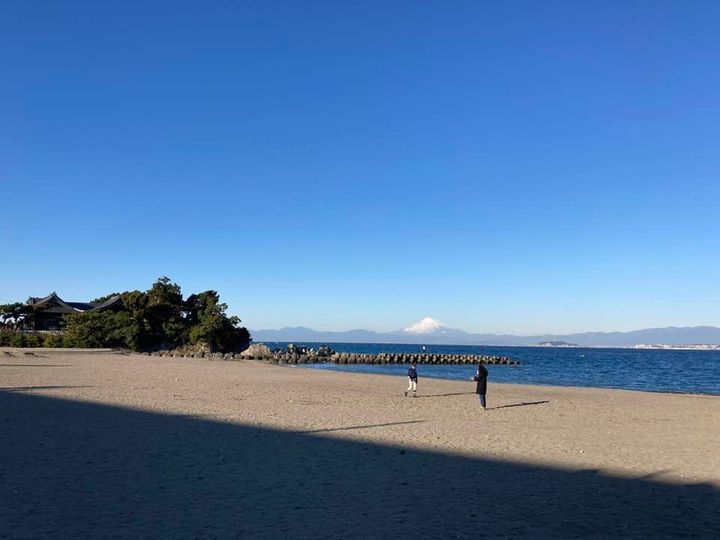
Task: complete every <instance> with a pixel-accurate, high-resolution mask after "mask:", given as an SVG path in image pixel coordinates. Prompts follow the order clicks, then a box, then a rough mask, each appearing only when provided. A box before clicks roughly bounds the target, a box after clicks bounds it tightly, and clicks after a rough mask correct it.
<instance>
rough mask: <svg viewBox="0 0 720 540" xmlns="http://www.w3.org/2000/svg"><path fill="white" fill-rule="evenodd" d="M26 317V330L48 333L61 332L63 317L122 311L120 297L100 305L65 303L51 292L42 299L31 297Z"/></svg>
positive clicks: (117, 296) (26, 306)
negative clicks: (84, 313) (95, 312)
mask: <svg viewBox="0 0 720 540" xmlns="http://www.w3.org/2000/svg"><path fill="white" fill-rule="evenodd" d="M25 308H26V312H27V317H26V319H25V327H26V329H27V330H34V331H48V330H55V331H57V330H62V329H63V326H64V325H65V315H69V314H71V313H83V312H86V311H105V310H116V309H122V308H123V303H122V297H121V296H120V295H116V296H113V297H112V298H110V299H109V300H107V301H105V302H103V303H101V304H93V303H90V302H66V301H64V300H63V299H62V298H60V297H59V296H58V295H57V293H55V292H53V293H51V294H49V295H47V296H45V297H44V298H38V297H34V296H31V297H30V298H28V301H27V302H26V304H25Z"/></svg>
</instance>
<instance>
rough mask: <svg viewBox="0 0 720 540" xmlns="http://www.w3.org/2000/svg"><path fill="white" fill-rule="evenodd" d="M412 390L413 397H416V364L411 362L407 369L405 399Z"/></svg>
mask: <svg viewBox="0 0 720 540" xmlns="http://www.w3.org/2000/svg"><path fill="white" fill-rule="evenodd" d="M410 390H412V393H413V397H417V362H416V361H415V360H413V361H412V362H411V363H410V367H409V368H408V388H407V390H405V397H407V395H408V392H410Z"/></svg>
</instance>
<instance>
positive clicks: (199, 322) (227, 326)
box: [185, 291, 250, 351]
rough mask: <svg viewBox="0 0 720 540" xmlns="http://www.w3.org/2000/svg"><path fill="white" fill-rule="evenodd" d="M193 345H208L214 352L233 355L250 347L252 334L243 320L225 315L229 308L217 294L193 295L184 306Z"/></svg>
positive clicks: (209, 292)
mask: <svg viewBox="0 0 720 540" xmlns="http://www.w3.org/2000/svg"><path fill="white" fill-rule="evenodd" d="M185 308H186V313H187V321H188V325H189V328H190V333H189V340H190V343H192V344H195V343H205V344H207V345H208V346H209V347H210V348H211V349H212V350H220V351H234V350H239V349H244V348H246V347H247V346H248V344H249V343H250V333H249V332H248V331H247V329H246V328H240V326H239V325H240V319H239V318H238V317H235V316H230V317H228V316H227V314H226V311H227V304H224V303H221V302H220V295H219V294H218V293H217V292H216V291H205V292H201V293H199V294H193V295H191V296H190V297H188V299H187V300H186V302H185Z"/></svg>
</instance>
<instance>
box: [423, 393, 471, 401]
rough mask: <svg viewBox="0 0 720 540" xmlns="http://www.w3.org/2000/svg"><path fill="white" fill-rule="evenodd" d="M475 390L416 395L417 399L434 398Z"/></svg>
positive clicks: (458, 394) (459, 394)
mask: <svg viewBox="0 0 720 540" xmlns="http://www.w3.org/2000/svg"><path fill="white" fill-rule="evenodd" d="M474 393H475V392H451V393H449V394H420V395H419V396H417V398H418V399H423V398H434V397H450V396H466V395H469V394H474Z"/></svg>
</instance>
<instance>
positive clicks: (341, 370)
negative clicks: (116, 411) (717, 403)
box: [251, 360, 720, 398]
mask: <svg viewBox="0 0 720 540" xmlns="http://www.w3.org/2000/svg"><path fill="white" fill-rule="evenodd" d="M251 361H256V360H251ZM257 362H260V361H257ZM319 365H329V366H337V364H333V363H331V362H324V363H317V364H280V365H279V367H289V368H300V369H309V370H316V371H326V372H327V371H329V372H335V373H347V374H353V375H372V376H378V377H394V378H398V377H401V376H402V375H401V374H393V373H377V372H374V371H364V368H362V367H360V368H348V367H347V366H348V365H347V364H346V365H341V366H338V367H331V368H319V367H316V366H319ZM355 365H360V366H362V365H363V364H355ZM367 365H370V366H377V367H380V369H382V367H383V366H389V365H393V364H367ZM394 365H397V366H400V367H403V366H404V365H403V364H394ZM468 366H470V364H468ZM448 367H454V366H448ZM499 367H500V369H511V368H512V366H499ZM420 376H421V379H433V380H438V381H453V382H457V383H463V382H467V383H468V384H472V382H471V381H470V380H469V379H468V380H467V381H465V380H464V379H458V378H451V377H433V376H432V375H424V374H420ZM488 385H499V386H513V387H517V386H525V387H528V388H534V387H538V388H557V389H561V388H577V389H587V390H610V391H616V392H637V393H640V394H660V395H663V394H670V395H678V396H703V397H715V398H720V394H714V393H712V392H690V391H688V392H680V391H676V390H640V389H636V388H620V387H617V386H591V385H577V384H567V385H565V384H542V383H532V384H528V383H524V382H517V383H514V382H508V381H503V382H494V381H493V380H492V379H490V378H488Z"/></svg>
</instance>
